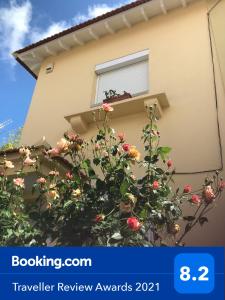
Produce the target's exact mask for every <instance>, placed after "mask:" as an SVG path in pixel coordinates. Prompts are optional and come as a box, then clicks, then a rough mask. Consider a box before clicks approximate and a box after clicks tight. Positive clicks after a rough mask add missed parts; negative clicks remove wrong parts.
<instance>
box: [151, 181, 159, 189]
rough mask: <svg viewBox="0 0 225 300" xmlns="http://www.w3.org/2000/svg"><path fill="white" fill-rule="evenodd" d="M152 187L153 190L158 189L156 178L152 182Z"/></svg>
mask: <svg viewBox="0 0 225 300" xmlns="http://www.w3.org/2000/svg"><path fill="white" fill-rule="evenodd" d="M152 188H153V190H158V189H159V182H158V181H157V180H155V181H154V182H153V184H152Z"/></svg>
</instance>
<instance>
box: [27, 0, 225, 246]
mask: <svg viewBox="0 0 225 300" xmlns="http://www.w3.org/2000/svg"><path fill="white" fill-rule="evenodd" d="M208 5H209V4H208V3H207V2H206V1H199V2H195V3H194V4H193V5H190V6H189V7H188V8H180V9H176V10H173V11H172V12H170V13H168V14H167V15H161V16H158V17H155V18H153V19H151V20H150V21H148V22H143V23H140V24H138V25H136V26H134V27H132V28H131V29H125V30H123V31H121V32H118V33H116V34H114V35H108V36H106V37H104V38H102V39H100V40H98V41H94V42H91V43H89V44H86V45H84V46H82V47H79V48H76V49H74V50H71V51H67V52H64V53H63V54H60V55H58V56H57V57H53V58H49V59H48V60H46V61H45V62H44V63H43V65H42V68H41V71H40V74H39V77H38V80H37V85H36V88H35V92H34V95H33V99H32V103H31V106H30V110H29V114H28V117H27V120H26V123H25V126H24V130H23V135H22V143H23V144H33V143H36V142H37V141H38V140H40V139H41V137H42V136H45V137H46V140H47V141H48V142H49V143H50V144H52V145H54V144H55V143H56V141H57V140H58V139H59V138H60V137H61V136H62V134H63V133H64V132H65V131H66V130H68V129H69V128H70V125H69V123H67V121H65V119H64V116H66V115H71V114H73V113H78V112H81V111H85V110H88V109H90V105H91V103H93V99H94V97H95V85H96V76H95V72H94V69H95V65H96V64H99V63H103V62H106V61H109V60H112V59H116V58H118V57H121V56H125V55H128V54H132V53H134V52H137V51H141V50H144V49H147V48H148V49H149V51H150V59H149V62H150V63H149V74H150V77H149V78H150V79H149V80H150V83H149V84H150V91H149V92H150V93H151V94H157V93H161V92H165V93H166V95H167V97H168V100H169V102H170V108H169V109H167V110H166V111H165V112H164V116H163V118H162V119H160V121H159V127H160V131H161V135H162V143H163V144H166V145H170V146H172V147H173V154H172V159H173V160H174V162H175V164H176V168H177V171H178V172H193V171H202V170H208V169H217V168H219V167H220V156H219V143H218V130H217V123H216V105H215V94H214V86H213V73H212V62H211V53H210V44H209V33H208V27H207V9H208ZM49 62H54V63H55V68H54V71H53V73H50V74H45V66H46V65H47V64H48V63H49ZM216 73H217V84H218V98H219V111H220V117H221V118H220V122H221V135H222V140H223V145H225V144H224V139H223V136H225V135H224V133H225V122H224V117H223V116H224V112H225V106H224V100H225V97H224V90H223V86H222V81H221V76H220V75H221V73H220V72H219V66H218V64H217V62H216ZM145 122H146V117H145V114H141V113H140V114H135V115H132V116H129V117H124V118H119V119H114V120H113V122H112V126H113V127H114V128H115V129H116V130H118V131H121V130H123V131H124V132H125V133H126V136H127V140H128V141H129V142H130V143H133V144H136V145H137V147H138V148H141V144H140V142H139V140H138V134H139V133H140V130H141V128H142V127H143V125H144V123H145ZM94 132H95V129H94V128H90V130H89V132H88V133H87V134H85V135H84V137H86V138H89V137H91V136H92V135H93V134H94ZM224 149H225V147H224ZM224 157H225V153H224ZM204 176H205V174H200V175H188V176H183V175H182V176H177V181H178V183H180V184H184V183H191V184H193V185H194V186H198V185H199V184H200V182H201V181H202V180H203V178H204ZM218 206H219V207H218V209H216V210H215V211H214V212H213V213H212V214H211V215H210V219H211V222H210V224H209V225H208V224H206V225H205V227H204V228H203V229H200V230H196V231H195V232H194V234H193V235H192V237H191V239H188V243H189V244H198V245H221V244H223V245H225V235H224V234H222V230H223V229H224V227H225V217H224V216H225V215H224V211H225V200H224V201H223V202H222V203H220V204H219V205H218ZM217 233H218V234H217Z"/></svg>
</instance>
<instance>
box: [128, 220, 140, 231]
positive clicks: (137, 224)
mask: <svg viewBox="0 0 225 300" xmlns="http://www.w3.org/2000/svg"><path fill="white" fill-rule="evenodd" d="M127 225H128V227H129V228H130V229H131V230H132V231H138V230H139V229H140V228H141V223H140V222H139V221H138V219H137V218H135V217H131V218H128V219H127Z"/></svg>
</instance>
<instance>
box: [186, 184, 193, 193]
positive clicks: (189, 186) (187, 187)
mask: <svg viewBox="0 0 225 300" xmlns="http://www.w3.org/2000/svg"><path fill="white" fill-rule="evenodd" d="M191 190H192V188H191V185H190V184H186V185H185V186H184V193H185V194H188V193H190V192H191Z"/></svg>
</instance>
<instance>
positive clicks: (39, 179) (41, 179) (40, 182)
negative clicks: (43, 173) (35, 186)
mask: <svg viewBox="0 0 225 300" xmlns="http://www.w3.org/2000/svg"><path fill="white" fill-rule="evenodd" d="M36 182H37V183H39V184H45V183H46V179H45V178H44V177H40V178H38V179H37V180H36Z"/></svg>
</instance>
